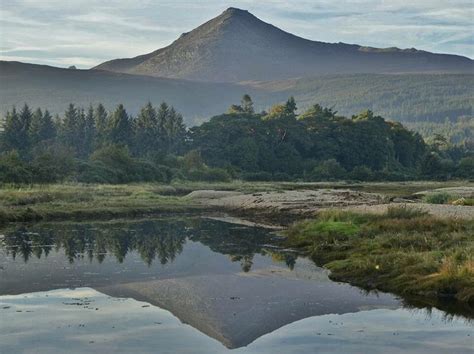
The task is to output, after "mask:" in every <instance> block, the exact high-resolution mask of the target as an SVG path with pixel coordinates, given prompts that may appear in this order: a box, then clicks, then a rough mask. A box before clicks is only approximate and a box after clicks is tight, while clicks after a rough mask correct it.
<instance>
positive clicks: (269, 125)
mask: <svg viewBox="0 0 474 354" xmlns="http://www.w3.org/2000/svg"><path fill="white" fill-rule="evenodd" d="M427 141H428V140H427ZM0 144H1V145H0V146H1V154H0V182H2V183H57V182H81V183H129V182H142V181H156V182H164V183H167V182H171V181H172V180H191V181H228V180H231V179H244V180H250V181H257V180H262V181H263V180H268V181H271V180H277V181H286V180H301V181H323V180H344V179H348V180H360V181H374V180H414V179H439V180H446V179H451V178H472V176H473V171H474V149H473V142H472V140H470V139H463V140H462V143H459V144H456V145H455V144H452V143H451V141H450V140H449V139H447V138H446V137H445V136H443V135H440V134H435V135H434V136H433V137H432V138H431V139H429V141H428V143H427V142H425V141H424V140H423V138H422V137H421V135H420V134H418V133H414V132H412V131H410V130H408V129H406V128H405V127H404V126H403V125H402V124H401V123H397V122H392V121H388V120H385V119H384V118H383V117H381V116H378V115H376V114H375V113H374V112H372V111H370V110H366V111H363V112H361V113H359V114H356V115H353V116H351V117H344V116H341V115H338V113H337V112H336V111H334V110H333V109H331V108H325V107H322V106H320V105H318V104H316V105H313V106H311V107H310V108H309V109H307V110H306V111H304V112H302V113H300V114H297V105H296V102H295V99H294V98H293V97H290V98H289V99H288V100H287V101H286V102H285V103H283V104H276V105H274V106H272V107H271V108H270V109H269V110H268V112H267V111H262V112H256V111H255V110H254V103H253V101H252V99H251V97H250V96H249V95H244V96H243V97H242V100H241V102H240V104H234V105H232V106H231V107H229V110H228V111H227V112H226V113H224V114H221V115H218V116H214V117H212V118H211V119H210V120H209V121H208V122H205V123H203V124H201V125H199V126H195V127H191V128H189V129H188V128H187V127H186V126H185V124H184V121H183V117H182V115H181V114H180V113H178V112H177V111H176V110H175V109H174V108H173V107H172V106H169V105H168V104H166V103H164V102H163V103H161V104H160V105H159V106H158V107H154V106H153V105H152V104H151V103H148V104H146V105H145V106H144V107H142V108H141V110H140V112H139V113H138V114H137V115H136V116H132V115H130V114H129V113H127V111H126V109H125V107H124V106H123V105H121V104H120V105H118V106H117V107H116V109H115V110H113V111H111V112H108V111H107V110H106V109H105V108H104V106H103V105H102V104H98V105H97V106H95V107H92V106H90V107H89V108H86V109H84V108H82V107H76V106H75V105H74V104H70V105H69V106H68V107H67V109H66V111H65V112H64V114H63V115H62V116H59V115H56V116H54V117H53V116H52V115H51V114H50V113H49V112H48V110H42V109H40V108H37V109H31V108H30V107H29V106H28V105H27V104H25V105H24V106H23V107H22V108H21V109H19V110H17V109H16V108H13V109H12V110H10V111H9V112H8V113H7V114H6V116H5V117H4V120H3V124H2V130H1V135H0Z"/></svg>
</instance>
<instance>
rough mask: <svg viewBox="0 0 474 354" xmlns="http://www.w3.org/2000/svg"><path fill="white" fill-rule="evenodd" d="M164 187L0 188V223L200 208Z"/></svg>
mask: <svg viewBox="0 0 474 354" xmlns="http://www.w3.org/2000/svg"><path fill="white" fill-rule="evenodd" d="M167 189H168V187H167V186H163V185H153V184H137V185H80V184H71V185H43V186H42V185H37V186H24V187H13V186H10V187H3V188H1V189H0V223H6V222H20V221H21V222H23V221H38V220H94V219H111V218H116V217H137V216H144V215H149V214H157V213H164V212H186V211H196V210H201V209H203V207H202V206H198V205H195V204H193V203H190V202H189V201H188V200H186V199H185V198H182V197H179V196H174V195H166V194H167Z"/></svg>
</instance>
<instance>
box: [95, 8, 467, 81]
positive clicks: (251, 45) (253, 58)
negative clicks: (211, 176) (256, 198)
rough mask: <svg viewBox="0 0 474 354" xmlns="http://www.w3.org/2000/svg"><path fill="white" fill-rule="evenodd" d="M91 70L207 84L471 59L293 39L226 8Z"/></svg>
mask: <svg viewBox="0 0 474 354" xmlns="http://www.w3.org/2000/svg"><path fill="white" fill-rule="evenodd" d="M94 69H100V70H107V71H113V72H122V73H129V74H139V75H149V76H158V77H167V78H178V79H189V80H199V81H212V82H240V81H248V80H280V79H289V78H295V77H302V76H304V77H306V76H316V75H322V74H354V73H414V72H416V73H421V72H423V73H426V72H444V73H453V72H457V73H460V72H469V73H474V61H473V60H471V59H469V58H466V57H462V56H457V55H446V54H434V53H430V52H426V51H421V50H416V49H413V48H412V49H399V48H384V49H380V48H372V47H364V46H360V45H352V44H345V43H324V42H317V41H311V40H307V39H303V38H301V37H297V36H295V35H292V34H290V33H287V32H285V31H282V30H280V29H278V28H277V27H275V26H273V25H271V24H268V23H265V22H263V21H261V20H259V19H258V18H257V17H255V16H254V15H252V14H251V13H249V12H248V11H244V10H240V9H236V8H229V9H227V10H226V11H224V12H223V13H222V14H221V15H219V16H217V17H216V18H214V19H212V20H210V21H208V22H206V23H204V24H203V25H201V26H199V27H197V28H196V29H194V30H193V31H191V32H189V33H183V34H182V35H181V37H179V38H178V39H177V40H176V41H174V42H173V43H172V44H171V45H169V46H167V47H165V48H162V49H158V50H156V51H154V52H152V53H149V54H145V55H140V56H138V57H135V58H130V59H117V60H111V61H108V62H105V63H103V64H100V65H99V66H97V67H95V68H94Z"/></svg>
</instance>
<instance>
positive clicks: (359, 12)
mask: <svg viewBox="0 0 474 354" xmlns="http://www.w3.org/2000/svg"><path fill="white" fill-rule="evenodd" d="M228 6H235V7H239V8H244V9H248V10H250V11H251V12H252V13H254V14H255V15H256V16H257V17H259V18H261V19H262V20H264V21H266V22H270V23H272V24H274V25H276V26H277V27H280V28H282V29H284V30H286V31H289V32H292V33H294V34H297V35H299V36H302V37H305V38H308V39H313V40H320V41H326V42H339V41H342V42H346V43H358V44H361V45H369V46H376V47H390V46H397V47H402V48H405V47H416V48H419V49H424V50H429V51H435V52H445V53H454V54H461V55H465V56H469V57H471V58H472V57H474V43H473V41H474V34H473V33H474V28H473V26H474V25H473V18H474V6H473V3H472V0H452V1H445V0H429V1H428V0H413V1H402V0H391V1H376V0H358V1H333V0H316V1H314V0H296V1H289V0H267V1H253V0H229V1H226V2H222V1H220V0H205V1H199V2H196V1H191V0H177V1H161V0H160V1H149V0H144V1H126V0H109V1H107V2H104V1H100V0H80V1H79V0H71V1H63V0H42V1H38V0H7V1H2V3H1V5H0V51H1V53H0V59H4V60H20V61H26V62H33V63H41V64H50V65H57V66H69V65H76V66H78V67H81V68H88V67H91V66H93V65H96V64H99V63H100V62H103V61H105V60H109V59H115V58H120V57H130V56H135V55H139V54H144V53H147V52H151V51H153V50H155V49H158V48H161V47H163V46H166V45H168V44H169V43H171V42H172V41H173V40H175V39H176V38H177V37H178V36H179V35H180V34H181V33H182V32H187V31H190V30H191V29H193V28H195V27H196V26H198V25H200V24H201V23H203V22H205V21H207V20H209V19H210V18H211V17H214V16H217V15H219V14H220V13H221V12H222V11H223V10H225V8H227V7H228Z"/></svg>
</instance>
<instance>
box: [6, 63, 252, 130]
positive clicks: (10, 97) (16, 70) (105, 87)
mask: <svg viewBox="0 0 474 354" xmlns="http://www.w3.org/2000/svg"><path fill="white" fill-rule="evenodd" d="M0 82H1V83H2V84H1V85H0V112H1V113H2V115H3V114H4V113H5V112H6V111H7V110H9V109H11V107H12V106H13V105H15V106H17V107H18V106H22V105H23V104H24V103H25V102H27V103H28V104H29V105H30V106H32V107H43V108H48V109H50V110H51V111H52V112H54V113H60V112H64V110H65V108H66V106H67V104H68V103H70V102H73V103H75V104H77V105H79V106H83V107H87V106H89V105H90V104H96V103H99V102H101V103H103V104H104V105H105V106H106V108H108V109H112V108H113V107H114V106H115V105H117V104H119V103H124V104H125V105H126V106H127V108H129V109H130V111H131V113H133V114H135V113H137V112H138V109H139V108H140V107H142V106H143V105H144V104H145V103H146V102H147V101H151V102H152V103H154V104H159V103H160V102H162V101H166V102H167V103H168V104H170V105H173V106H175V107H176V108H177V109H179V111H180V112H181V113H182V114H183V115H184V116H185V117H186V119H187V121H188V123H191V122H193V120H194V119H195V118H202V117H207V116H209V115H214V114H218V113H220V112H222V111H225V110H226V109H227V107H228V105H229V103H230V102H232V101H233V100H235V99H237V100H238V99H239V97H241V96H242V95H243V94H244V93H245V92H246V91H248V90H250V93H252V90H251V89H249V88H245V89H244V88H242V87H240V86H237V85H231V84H215V83H197V82H191V81H184V80H173V79H164V78H153V77H146V76H138V75H135V76H134V75H127V74H120V73H111V72H106V71H97V70H93V71H92V70H72V69H61V68H55V67H50V66H44V65H35V64H26V63H19V62H6V61H0Z"/></svg>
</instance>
